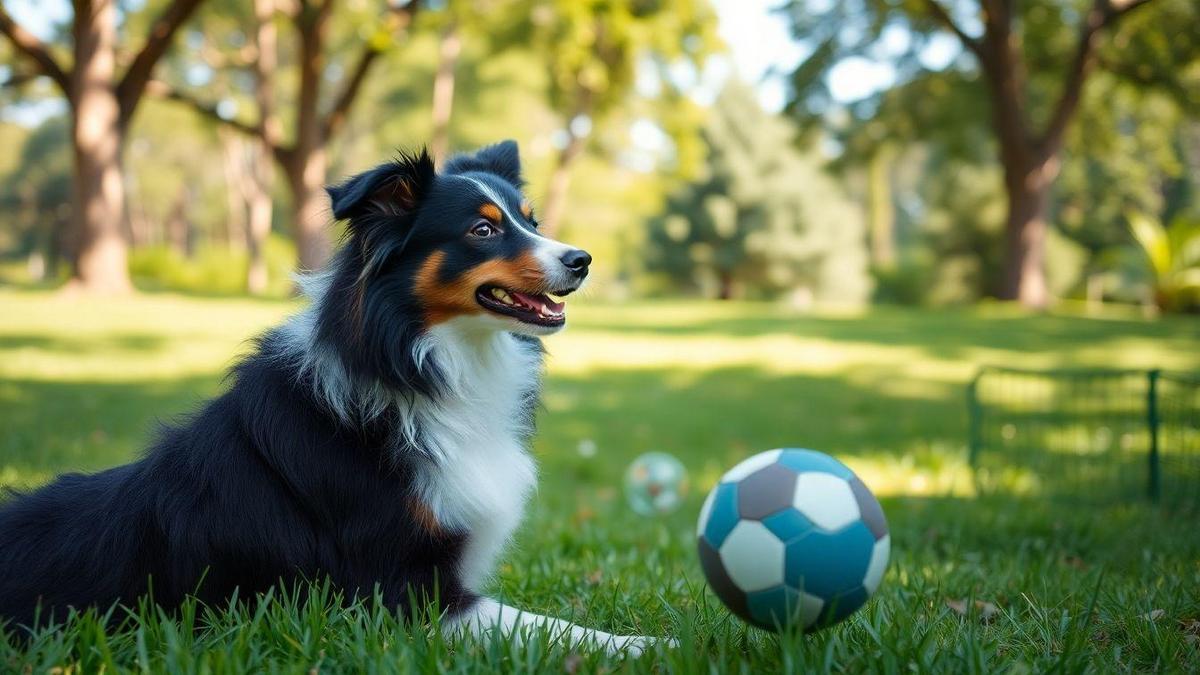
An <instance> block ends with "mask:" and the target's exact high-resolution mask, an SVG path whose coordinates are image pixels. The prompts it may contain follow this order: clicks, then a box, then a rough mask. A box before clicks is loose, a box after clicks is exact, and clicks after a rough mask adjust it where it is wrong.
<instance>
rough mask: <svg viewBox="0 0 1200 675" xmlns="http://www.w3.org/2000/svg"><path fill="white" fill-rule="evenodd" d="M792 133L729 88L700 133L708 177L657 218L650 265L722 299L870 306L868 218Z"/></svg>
mask: <svg viewBox="0 0 1200 675" xmlns="http://www.w3.org/2000/svg"><path fill="white" fill-rule="evenodd" d="M794 136H795V132H794V130H793V128H792V127H791V125H790V124H789V123H788V122H787V121H786V120H783V119H780V118H778V117H775V116H772V115H769V114H767V113H766V112H765V111H764V110H763V109H762V108H761V107H759V105H758V103H757V102H756V101H755V99H754V97H753V94H752V93H751V92H750V91H749V90H748V89H747V88H745V87H744V86H740V85H730V86H728V87H727V88H726V90H725V91H724V92H723V93H722V95H721V97H720V99H719V100H718V101H717V105H716V107H715V109H714V110H713V112H712V114H711V116H710V119H709V122H708V124H707V126H706V127H705V129H704V133H703V137H704V141H705V143H706V145H707V146H708V167H709V169H708V175H707V176H706V177H704V178H703V179H701V180H698V181H695V182H693V183H691V184H689V185H687V186H685V187H684V188H682V189H681V190H679V191H677V192H676V193H675V194H673V195H671V196H670V197H669V198H668V200H667V207H666V209H665V211H664V213H663V215H662V216H661V217H659V218H657V219H655V220H654V221H652V223H651V229H650V246H649V252H650V253H649V260H648V267H649V268H650V269H651V270H653V271H659V272H663V273H665V274H667V275H668V276H669V277H670V278H671V279H673V280H674V281H676V282H677V283H679V284H681V285H684V286H690V287H692V288H698V289H700V290H704V289H705V288H706V287H711V288H712V290H713V292H714V293H715V295H716V296H717V297H718V298H721V299H728V298H732V297H735V296H737V295H744V294H747V293H749V294H757V295H774V294H778V293H780V292H785V291H798V292H801V293H808V294H811V295H812V297H815V298H816V299H820V300H826V301H834V302H844V303H858V302H862V301H864V300H865V299H866V298H867V295H868V293H869V287H870V284H869V280H868V276H867V255H866V250H865V231H864V223H863V218H862V215H861V213H860V212H859V210H858V209H857V208H855V207H854V205H853V204H852V203H851V202H850V201H849V200H848V199H847V198H846V197H845V195H844V194H842V193H841V190H840V189H839V188H838V186H837V184H836V183H834V181H833V180H832V179H831V178H830V177H829V176H827V175H825V174H824V173H823V171H822V169H821V168H820V166H819V162H818V161H817V160H816V159H815V158H813V157H811V156H804V155H802V154H801V153H800V152H799V151H797V150H796V149H795V146H794Z"/></svg>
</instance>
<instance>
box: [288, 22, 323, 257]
mask: <svg viewBox="0 0 1200 675" xmlns="http://www.w3.org/2000/svg"><path fill="white" fill-rule="evenodd" d="M330 4H331V3H322V4H321V5H320V8H319V9H312V10H303V11H302V12H301V16H300V17H299V19H298V24H297V27H298V28H299V32H300V96H299V99H298V100H297V102H296V144H295V145H294V146H293V147H292V149H291V153H290V156H289V158H288V160H287V162H286V163H285V167H284V168H285V171H286V172H287V174H288V186H289V187H290V188H291V193H292V208H291V215H292V225H293V227H294V228H295V237H296V248H297V249H298V250H297V252H298V253H299V258H300V268H301V269H302V270H309V271H311V270H318V269H320V268H321V267H323V266H324V265H325V261H326V260H327V259H328V258H329V251H330V242H329V233H328V231H327V227H326V225H327V224H328V222H329V209H328V207H327V206H326V204H325V193H324V191H323V189H322V188H323V187H324V185H325V171H326V168H327V167H326V159H325V141H326V138H325V130H324V128H323V122H322V120H321V112H320V109H319V106H320V91H321V78H322V77H323V75H324V70H325V53H324V47H325V40H326V35H327V33H328V32H329V31H328V23H329V21H328V19H329V7H330Z"/></svg>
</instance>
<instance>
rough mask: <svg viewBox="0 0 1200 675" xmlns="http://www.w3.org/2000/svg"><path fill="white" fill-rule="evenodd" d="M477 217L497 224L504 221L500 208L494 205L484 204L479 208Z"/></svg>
mask: <svg viewBox="0 0 1200 675" xmlns="http://www.w3.org/2000/svg"><path fill="white" fill-rule="evenodd" d="M479 215H481V216H483V217H484V218H487V219H488V220H490V221H492V222H493V223H498V222H500V221H501V220H504V214H503V213H501V212H500V207H499V206H496V205H495V204H484V205H483V206H481V207H479Z"/></svg>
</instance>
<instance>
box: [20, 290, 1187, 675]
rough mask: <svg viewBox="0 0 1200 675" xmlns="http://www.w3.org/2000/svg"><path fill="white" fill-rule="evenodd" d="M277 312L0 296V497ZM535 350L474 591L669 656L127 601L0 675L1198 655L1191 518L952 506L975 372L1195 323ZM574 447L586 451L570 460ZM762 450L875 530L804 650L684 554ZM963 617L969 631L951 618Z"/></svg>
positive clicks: (178, 389) (708, 309)
mask: <svg viewBox="0 0 1200 675" xmlns="http://www.w3.org/2000/svg"><path fill="white" fill-rule="evenodd" d="M296 307H297V305H296V304H294V303H289V302H264V301H250V300H230V299H221V300H214V299H198V298H184V297H180V296H173V295H146V296H140V297H137V298H131V299H125V300H105V301H97V300H70V299H65V298H61V297H58V296H55V295H51V294H45V293H37V292H17V291H11V290H10V291H5V290H0V429H2V430H3V433H2V434H0V486H4V485H7V486H16V487H25V486H32V485H36V484H39V483H41V482H43V481H45V480H47V479H48V478H49V477H51V476H52V475H53V474H55V473H56V472H59V471H64V470H93V469H97V468H100V467H104V466H108V465H111V464H114V463H117V462H122V461H126V460H128V459H129V458H131V457H133V456H135V454H136V453H137V452H138V450H139V448H140V447H141V445H142V444H143V442H144V440H145V439H146V438H147V435H148V433H149V432H150V431H151V430H152V428H153V425H154V423H155V421H156V420H169V419H170V417H171V416H172V415H174V414H177V413H180V412H184V411H187V410H188V409H189V408H190V407H192V406H194V405H195V404H196V403H197V402H198V401H200V400H202V399H203V398H204V397H206V396H209V395H211V394H212V393H214V392H216V391H218V390H219V389H220V387H221V378H222V374H223V370H224V369H225V368H226V367H227V366H228V365H229V363H230V362H231V361H232V359H233V358H234V356H235V355H236V354H237V353H238V352H239V351H241V350H242V349H244V348H245V339H246V338H247V337H249V336H251V335H253V334H254V333H255V332H257V331H258V330H261V329H262V328H264V327H266V326H268V325H271V324H272V323H274V322H277V321H278V320H279V319H281V318H282V317H283V316H285V315H287V314H288V313H289V312H291V311H294V310H295V308H296ZM548 346H549V349H550V352H551V360H550V378H549V381H548V382H547V386H546V393H545V409H544V411H543V413H542V414H541V417H540V419H539V434H538V438H537V441H536V444H535V452H536V454H537V455H538V457H539V460H540V462H541V467H542V480H541V488H540V490H539V492H538V493H537V495H536V497H535V498H534V502H533V504H532V508H531V510H530V516H529V518H528V521H527V524H526V526H525V527H524V528H523V530H522V531H521V533H520V534H519V536H518V539H517V542H516V545H515V546H514V548H513V549H512V550H511V551H510V553H509V554H508V555H507V557H506V559H505V561H504V564H503V566H502V568H501V570H500V573H499V575H498V579H497V581H496V591H497V593H499V594H501V595H502V596H503V597H504V598H505V599H506V600H508V601H511V602H512V603H514V604H517V605H519V606H522V607H526V608H528V609H531V610H535V611H541V612H544V613H550V614H555V615H559V616H569V617H573V618H575V619H576V620H578V621H579V622H582V623H585V624H589V625H594V626H597V627H601V628H604V629H606V630H611V631H615V632H619V633H646V634H671V635H675V636H677V637H678V638H679V639H680V642H681V646H680V648H679V649H675V650H662V651H660V652H658V653H652V654H650V655H647V656H645V657H643V658H642V659H640V660H637V661H632V660H625V661H622V660H620V659H608V658H605V657H603V656H600V655H596V654H591V653H586V652H583V653H578V654H576V653H570V652H568V651H567V650H564V649H562V648H559V647H555V646H552V645H550V644H548V641H546V640H544V639H543V640H533V641H532V643H531V644H530V645H529V646H528V647H526V648H523V649H519V648H516V647H514V646H512V645H510V644H505V643H500V642H496V641H493V642H490V643H486V644H477V643H463V642H455V643H445V642H443V641H442V640H440V639H435V638H428V637H426V635H425V633H424V632H423V631H422V630H419V629H415V628H412V627H408V626H406V624H405V623H403V622H401V621H397V619H396V617H394V616H392V615H391V614H390V613H388V612H387V611H386V609H380V608H377V607H372V606H370V605H358V606H354V607H351V608H349V609H341V608H339V607H338V605H337V603H336V601H335V599H333V598H330V597H328V594H321V593H318V594H315V595H313V596H310V597H309V598H308V599H307V600H306V601H303V602H302V601H299V600H296V599H295V598H291V597H287V596H286V594H283V597H280V596H279V595H276V596H274V597H272V598H270V599H266V600H263V599H256V600H252V601H250V602H243V603H240V604H237V605H235V606H231V607H195V606H191V607H186V608H185V609H184V610H183V611H181V612H179V613H178V614H176V615H172V616H166V615H162V614H161V613H159V612H157V611H156V610H154V609H152V608H148V607H143V608H141V609H140V610H134V611H133V612H132V613H131V614H130V618H129V619H128V620H127V621H126V622H125V625H124V627H123V628H122V629H120V630H105V629H103V628H101V627H100V625H99V624H98V623H97V621H96V620H95V618H94V617H83V618H79V619H77V620H75V621H73V622H72V623H70V624H69V625H68V626H66V627H65V628H64V629H62V630H59V631H53V632H45V633H43V634H41V635H39V636H38V637H37V638H35V639H34V640H32V641H29V642H23V643H19V644H18V643H17V642H15V641H14V640H12V639H11V637H10V638H8V639H0V672H7V671H14V672H21V671H29V670H32V671H33V672H42V671H45V670H48V669H50V668H52V667H55V666H61V667H64V668H67V667H72V666H73V667H74V668H76V669H77V670H78V671H81V672H97V671H99V670H101V669H105V670H148V671H155V672H158V671H168V670H169V671H176V670H177V671H184V672H194V671H211V672H242V671H255V672H258V671H267V670H272V671H285V672H309V671H310V669H313V668H317V669H319V670H325V671H341V672H360V671H367V670H372V671H385V672H386V671H399V672H406V671H411V670H413V669H420V670H427V671H441V670H454V671H482V672H494V671H496V670H518V671H526V670H545V671H551V672H562V671H563V670H566V671H568V672H576V671H583V672H593V671H597V670H623V669H628V670H636V671H641V670H658V671H674V672H685V673H691V672H702V671H707V670H709V669H710V668H712V669H719V670H732V671H742V672H778V671H804V672H807V671H812V670H834V671H862V670H868V669H869V670H886V671H900V670H909V669H917V670H937V671H949V672H979V671H988V672H990V671H995V670H1001V669H1004V670H1008V669H1012V670H1018V671H1021V670H1035V671H1044V670H1052V669H1062V670H1065V671H1081V670H1089V669H1092V670H1102V671H1116V670H1148V669H1149V670H1166V671H1187V670H1191V669H1194V668H1195V664H1196V663H1198V662H1200V593H1198V592H1197V590H1196V589H1197V588H1200V537H1197V535H1196V531H1195V522H1196V521H1195V517H1194V516H1188V517H1179V516H1177V514H1172V513H1166V512H1163V511H1162V510H1159V509H1154V508H1151V507H1148V506H1146V505H1144V504H1125V505H1121V504H1113V505H1110V506H1103V507H1086V508H1085V507H1080V506H1075V507H1070V506H1064V505H1062V504H1046V503H1041V502H1037V501H1028V500H1022V501H1016V500H1005V499H1001V498H989V499H980V498H976V497H974V496H973V495H972V489H971V481H970V477H969V475H968V474H967V472H966V469H965V462H964V444H965V440H964V439H965V437H966V428H965V418H964V405H963V385H964V383H965V382H966V381H967V380H968V379H969V378H970V376H971V374H972V373H973V372H974V369H975V368H976V366H977V365H978V364H982V363H1003V364H1008V365H1015V366H1024V367H1051V366H1067V365H1079V366H1122V367H1148V366H1161V367H1167V368H1177V369H1197V368H1200V322H1197V321H1196V320H1195V319H1169V320H1160V321H1153V322H1148V321H1142V320H1136V319H1131V318H1120V317H1106V318H1083V317H1078V316H1068V315H1054V316H1039V317H1031V316H1027V315H1024V314H1020V313H1017V312H1015V311H1013V310H1010V309H1008V308H1001V307H992V308H983V309H977V310H971V311H962V312H932V311H901V310H889V309H885V310H875V311H872V312H870V313H867V314H863V315H833V314H831V315H817V316H796V315H791V314H788V313H787V312H785V311H783V310H781V309H779V308H777V307H774V306H769V305H755V304H725V305H713V304H700V303H684V302H671V303H649V302H647V303H636V304H631V305H622V306H615V305H590V306H580V307H577V308H574V309H573V316H572V326H571V327H570V328H569V329H568V330H567V332H566V333H565V334H563V335H561V336H557V337H554V338H551V339H550V341H549V343H548ZM584 441H590V442H591V443H592V444H594V445H595V447H596V448H597V451H596V453H595V454H594V455H592V456H586V454H585V453H580V452H579V448H580V446H581V442H584ZM787 445H791V446H807V447H813V448H817V449H821V450H825V451H827V452H830V453H833V454H835V455H837V456H839V457H841V458H842V459H844V460H845V461H846V463H848V464H849V465H850V466H851V467H852V468H854V469H855V470H856V471H857V472H858V473H859V474H860V475H861V476H862V477H863V479H864V480H865V481H866V482H867V483H868V484H869V485H871V486H872V487H873V488H874V489H875V491H876V493H877V494H878V495H879V496H880V497H881V498H882V501H883V504H884V508H885V510H886V511H887V514H888V517H889V519H890V521H891V525H892V538H893V557H892V563H891V566H890V569H889V571H888V574H887V577H886V578H885V581H884V585H883V587H882V589H881V590H880V593H879V595H878V596H877V597H876V598H875V599H874V600H872V602H871V603H870V604H869V605H868V607H867V608H866V609H865V610H864V611H862V612H860V613H859V614H857V615H856V616H854V617H852V618H851V619H850V620H849V621H847V622H846V623H845V624H843V625H840V626H838V627H835V628H833V629H830V630H826V631H823V632H820V633H817V634H815V635H811V636H783V637H777V636H774V635H770V634H766V633H762V632H759V631H757V630H754V629H750V628H747V627H745V626H744V625H743V624H741V623H739V622H738V621H737V620H736V619H734V618H732V617H731V615H729V614H728V613H726V612H725V611H724V610H723V609H722V608H721V607H720V605H719V603H718V602H717V600H716V599H715V597H714V596H712V595H711V594H710V593H709V592H708V591H706V590H705V588H704V584H703V579H702V576H701V575H700V572H699V566H698V563H697V561H696V558H695V552H694V540H693V536H694V535H693V527H694V522H695V517H696V513H697V511H698V509H699V505H700V502H701V501H702V499H703V496H704V492H705V490H706V489H707V488H708V487H709V486H711V485H712V484H713V483H714V482H715V481H716V479H717V477H718V476H719V475H720V473H721V472H722V471H723V470H724V469H725V468H728V467H729V466H731V465H732V464H733V463H735V462H736V461H737V460H738V459H740V458H742V457H744V456H746V455H749V454H751V453H754V452H757V451H759V450H765V449H768V448H772V447H778V446H787ZM649 450H662V451H666V452H670V453H672V454H674V455H676V456H677V457H679V458H680V459H681V460H682V461H683V462H684V463H685V464H686V465H687V466H688V468H689V470H690V472H691V475H692V485H693V491H692V493H691V494H690V496H689V499H688V502H687V505H686V507H685V508H683V509H681V510H680V511H678V512H677V513H675V514H673V515H671V516H669V517H666V518H663V519H645V518H641V517H638V516H636V515H634V514H633V512H632V511H630V510H629V509H628V508H627V507H626V506H625V504H624V500H623V498H622V496H621V494H620V479H621V474H622V472H623V470H624V468H625V466H626V465H627V464H628V462H629V461H630V460H632V459H633V458H634V457H635V456H637V455H638V454H641V453H642V452H646V451H649ZM975 600H979V601H982V602H984V603H988V605H987V607H988V608H989V611H988V612H985V613H986V614H988V615H989V616H987V617H980V616H979V613H978V612H972V613H970V614H969V615H968V616H963V615H961V614H960V613H959V612H958V611H956V610H955V609H954V607H958V606H960V605H959V604H958V603H960V602H961V601H966V604H967V605H968V606H970V605H971V603H972V602H973V601H975ZM992 607H994V608H995V610H994V611H991V610H990V608H992ZM984 618H986V620H983V619H984Z"/></svg>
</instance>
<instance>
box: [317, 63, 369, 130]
mask: <svg viewBox="0 0 1200 675" xmlns="http://www.w3.org/2000/svg"><path fill="white" fill-rule="evenodd" d="M382 53H383V52H381V51H380V50H378V49H375V48H373V47H370V46H368V47H364V48H363V51H362V54H360V55H359V57H358V64H357V65H356V66H355V67H354V74H353V75H351V76H350V79H349V80H348V81H347V82H346V86H345V87H344V88H343V89H342V93H341V94H340V95H338V98H337V102H336V103H334V104H333V109H332V110H330V111H329V114H328V115H327V116H326V117H325V121H324V123H323V124H322V125H321V134H322V136H323V137H324V138H330V137H331V136H333V135H334V134H336V133H337V132H338V131H339V130H340V129H341V128H342V126H343V125H344V124H345V123H346V117H348V116H349V114H350V107H351V106H352V105H354V99H356V98H357V97H358V93H359V91H361V90H362V83H363V81H364V80H366V79H367V71H368V70H370V68H371V64H372V63H374V62H375V59H377V58H379V56H380V55H381V54H382Z"/></svg>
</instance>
